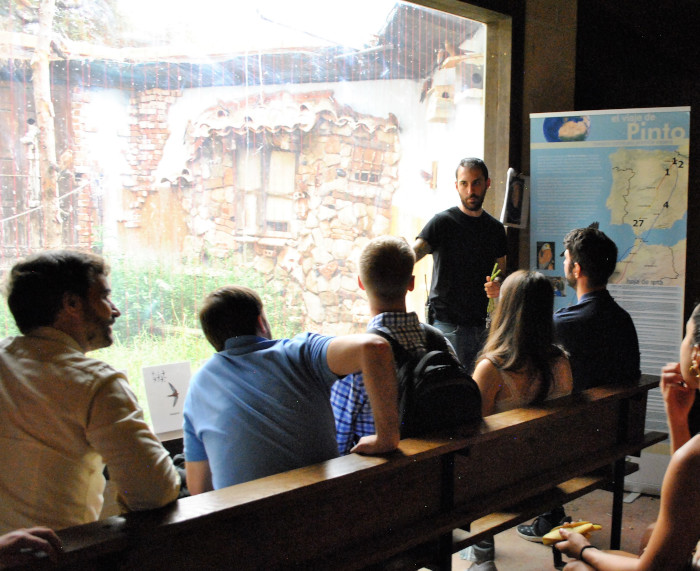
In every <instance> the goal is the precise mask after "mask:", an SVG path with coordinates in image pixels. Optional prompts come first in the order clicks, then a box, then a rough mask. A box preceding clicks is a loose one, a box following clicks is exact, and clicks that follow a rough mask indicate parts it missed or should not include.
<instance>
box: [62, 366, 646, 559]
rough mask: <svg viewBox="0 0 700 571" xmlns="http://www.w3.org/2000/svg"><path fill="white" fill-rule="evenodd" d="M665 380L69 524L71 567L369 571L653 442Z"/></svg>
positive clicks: (600, 391)
mask: <svg viewBox="0 0 700 571" xmlns="http://www.w3.org/2000/svg"><path fill="white" fill-rule="evenodd" d="M657 384H658V379H657V378H655V377H646V376H645V377H643V378H642V380H641V381H640V383H639V385H637V386H634V387H602V388H596V389H590V390H588V391H586V392H584V393H582V394H580V395H575V396H570V397H565V398H563V399H557V400H555V401H550V402H547V403H544V404H543V405H541V406H538V407H527V408H522V409H515V410H512V411H508V412H504V413H500V414H496V415H493V416H490V417H488V418H486V419H485V420H484V421H483V422H482V423H481V424H480V425H478V426H471V427H463V428H461V429H459V430H457V431H453V432H452V433H451V434H450V435H440V436H436V437H434V438H420V439H407V440H403V441H401V444H400V448H399V450H398V451H397V452H396V453H393V454H391V455H389V456H387V457H369V456H359V455H355V454H352V455H349V456H345V457H341V458H337V459H334V460H331V461H328V462H324V463H322V464H317V465H313V466H308V467H306V468H301V469H298V470H293V471H290V472H285V473H283V474H278V475H275V476H270V477H267V478H262V479H259V480H255V481H252V482H247V483H244V484H239V485H236V486H232V487H229V488H225V489H221V490H217V491H214V492H209V493H206V494H201V495H198V496H194V497H190V498H184V499H182V500H179V501H178V502H176V503H174V504H172V505H170V506H167V507H165V508H162V509H159V510H153V511H150V512H143V513H130V514H126V515H125V516H117V517H112V518H109V519H106V520H103V521H99V522H95V523H93V524H88V525H84V526H77V527H74V528H69V529H66V530H62V531H61V532H60V536H61V538H62V539H63V541H64V546H65V547H64V550H65V559H64V561H65V567H66V568H110V567H115V568H132V567H138V568H139V569H163V568H168V567H172V568H177V569H188V568H192V569H203V568H227V569H277V568H282V567H284V568H295V567H298V568H305V569H314V568H318V569H324V568H333V569H342V568H348V569H353V568H361V567H364V566H366V565H369V564H372V563H377V562H380V561H383V560H385V559H387V558H389V557H392V556H394V555H397V554H400V553H402V552H404V551H406V550H408V549H410V548H412V547H414V546H415V545H417V544H419V543H421V542H424V541H426V540H428V539H435V538H437V537H438V536H439V535H440V534H444V533H446V532H449V530H451V529H453V528H455V527H458V526H460V525H464V524H468V523H469V522H470V521H472V520H474V519H476V518H478V517H480V516H482V515H484V514H486V513H489V512H490V511H492V510H494V509H497V508H498V507H499V506H504V505H506V503H507V502H510V503H512V502H514V501H518V500H519V499H522V498H527V497H531V496H532V495H534V494H535V493H537V492H540V491H542V490H546V489H548V488H552V487H554V486H556V485H557V484H559V483H561V482H563V481H565V480H567V479H568V478H571V477H573V476H575V475H580V474H585V473H587V472H589V471H591V470H593V469H595V468H598V467H601V466H604V465H606V464H609V463H610V462H612V461H614V460H615V459H618V458H619V457H620V455H621V454H623V455H624V452H623V451H622V450H623V448H624V445H626V444H628V443H630V442H636V441H641V440H642V439H643V437H644V417H645V410H646V394H647V391H648V390H649V389H650V388H653V387H654V386H656V385H657ZM506 492H507V493H506Z"/></svg>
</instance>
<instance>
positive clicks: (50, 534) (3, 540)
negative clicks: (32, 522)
mask: <svg viewBox="0 0 700 571" xmlns="http://www.w3.org/2000/svg"><path fill="white" fill-rule="evenodd" d="M62 549H63V545H62V544H61V540H60V539H59V538H58V536H57V535H56V534H55V533H54V531H53V530H52V529H49V528H48V527H32V528H29V529H18V530H17V531H11V532H10V533H6V534H5V535H3V536H0V566H3V567H4V566H6V565H7V566H10V565H21V564H25V565H26V564H28V563H31V562H32V561H36V557H37V556H38V555H39V554H41V553H45V554H46V555H47V556H48V557H49V558H50V559H51V561H54V562H58V554H59V553H60V552H61V550H62Z"/></svg>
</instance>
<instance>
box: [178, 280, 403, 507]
mask: <svg viewBox="0 0 700 571" xmlns="http://www.w3.org/2000/svg"><path fill="white" fill-rule="evenodd" d="M199 317H200V322H201V325H202V330H203V331H204V334H205V336H206V338H207V340H208V341H209V342H210V343H211V344H212V345H213V346H214V348H215V349H216V350H217V351H218V353H216V354H215V355H214V356H213V357H212V358H211V359H210V360H209V361H208V362H207V363H206V364H205V365H204V366H203V367H202V368H201V369H200V370H199V371H198V372H197V373H196V374H195V375H194V377H193V379H192V382H191V384H190V388H189V391H188V393H187V397H186V400H185V408H184V416H185V422H184V430H185V437H184V443H185V459H186V470H187V485H188V489H189V490H190V493H192V494H198V493H202V492H206V491H209V490H212V489H219V488H223V487H226V486H231V485H234V484H238V483H242V482H247V481H249V480H253V479H256V478H262V477H264V476H268V475H271V474H277V473H279V472H284V471H287V470H292V469H294V468H301V467H303V466H308V465H309V464H315V463H318V462H323V461H325V460H329V459H331V458H335V457H336V456H338V447H337V444H336V439H335V422H334V418H333V411H332V410H331V404H330V390H331V386H332V385H333V383H334V382H335V381H337V380H338V378H340V377H344V376H345V375H348V374H350V373H354V372H356V371H362V372H363V374H364V379H365V387H366V388H367V393H368V395H369V399H370V402H371V405H372V409H373V411H374V421H375V427H376V434H372V435H369V436H366V437H364V438H362V439H361V440H360V441H359V442H358V443H357V445H356V446H355V447H354V448H353V452H359V453H363V454H381V453H384V452H390V451H392V450H394V449H395V448H396V447H397V445H398V442H399V422H398V410H397V408H398V407H397V383H396V374H395V372H394V367H393V357H392V352H391V346H390V345H389V343H388V342H387V341H386V340H384V339H382V338H381V337H379V336H377V335H371V334H361V335H345V336H340V337H326V336H323V335H317V334H314V333H304V334H301V335H297V336H296V337H294V338H293V339H278V340H272V335H271V332H270V325H269V323H268V321H267V318H266V317H265V312H264V310H263V305H262V301H261V299H260V297H259V296H258V295H257V294H256V293H255V292H254V291H253V290H251V289H249V288H246V287H242V286H227V287H222V288H219V289H217V290H215V291H214V292H212V293H211V294H209V296H208V297H207V298H206V300H205V302H204V305H203V307H202V310H201V311H200V315H199Z"/></svg>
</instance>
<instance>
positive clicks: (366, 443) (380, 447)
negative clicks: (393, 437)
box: [350, 434, 396, 455]
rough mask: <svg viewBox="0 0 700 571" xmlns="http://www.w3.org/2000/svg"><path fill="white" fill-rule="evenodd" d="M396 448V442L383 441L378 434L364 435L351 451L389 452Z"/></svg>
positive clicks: (371, 453) (363, 452)
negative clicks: (378, 437) (380, 440)
mask: <svg viewBox="0 0 700 571" xmlns="http://www.w3.org/2000/svg"><path fill="white" fill-rule="evenodd" d="M393 450H396V444H395V443H394V442H393V441H392V442H385V443H381V442H379V440H378V439H377V435H376V434H372V435H371V436H363V437H362V438H360V441H359V442H358V443H357V444H355V446H353V448H352V450H350V452H357V453H358V454H369V455H373V454H385V453H387V452H392V451H393Z"/></svg>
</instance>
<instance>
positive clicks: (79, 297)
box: [0, 250, 181, 533]
mask: <svg viewBox="0 0 700 571" xmlns="http://www.w3.org/2000/svg"><path fill="white" fill-rule="evenodd" d="M108 273H109V268H108V267H107V265H106V264H105V262H104V260H103V259H102V258H100V257H99V256H96V255H93V254H88V253H83V252H74V251H68V250H57V251H48V252H44V253H40V254H37V255H34V256H31V257H29V258H27V259H25V260H23V261H20V262H18V263H17V264H15V266H14V267H13V268H12V270H11V272H10V276H9V283H8V288H7V292H8V305H9V307H10V311H11V312H12V315H13V316H14V318H15V322H16V323H17V327H18V328H19V330H20V331H21V332H22V335H19V336H17V337H9V338H7V339H4V340H3V341H2V342H0V466H2V470H0V505H2V510H0V533H7V532H9V531H11V530H14V529H18V528H23V527H33V526H37V525H42V526H48V527H51V528H53V529H62V528H65V527H69V526H72V525H78V524H83V523H88V522H92V521H95V520H97V519H98V517H99V514H100V511H101V509H102V503H103V491H104V485H105V481H104V476H103V469H104V464H105V463H106V464H107V466H108V468H109V474H110V478H111V480H112V481H113V482H114V484H115V487H116V490H117V493H118V499H119V502H120V504H121V505H122V506H123V507H124V508H126V509H128V510H142V509H149V508H155V507H159V506H162V505H165V504H167V503H169V502H171V501H173V500H175V499H176V498H177V496H178V493H179V490H180V485H181V481H180V477H179V475H178V473H177V471H176V470H175V468H174V466H173V463H172V461H171V459H170V457H169V455H168V453H167V451H166V450H165V449H164V448H163V447H162V446H161V444H160V442H159V441H158V439H157V438H156V436H155V435H154V434H153V432H152V431H151V429H150V428H149V426H148V424H146V422H145V420H144V418H143V413H142V410H141V408H140V406H139V404H138V402H137V400H136V397H135V396H134V394H133V392H132V391H131V389H130V388H129V385H128V382H127V379H126V377H125V376H124V374H123V373H120V372H117V371H116V370H114V369H113V368H112V367H110V366H109V365H108V364H107V363H104V362H102V361H98V360H96V359H91V358H89V357H86V356H85V353H86V352H88V351H92V350H95V349H99V348H102V347H107V346H109V345H111V344H112V324H113V323H114V321H115V319H116V318H117V317H119V315H120V313H119V310H118V309H117V308H116V307H115V306H114V304H113V303H112V301H111V300H110V288H109V282H108V280H107V275H108Z"/></svg>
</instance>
